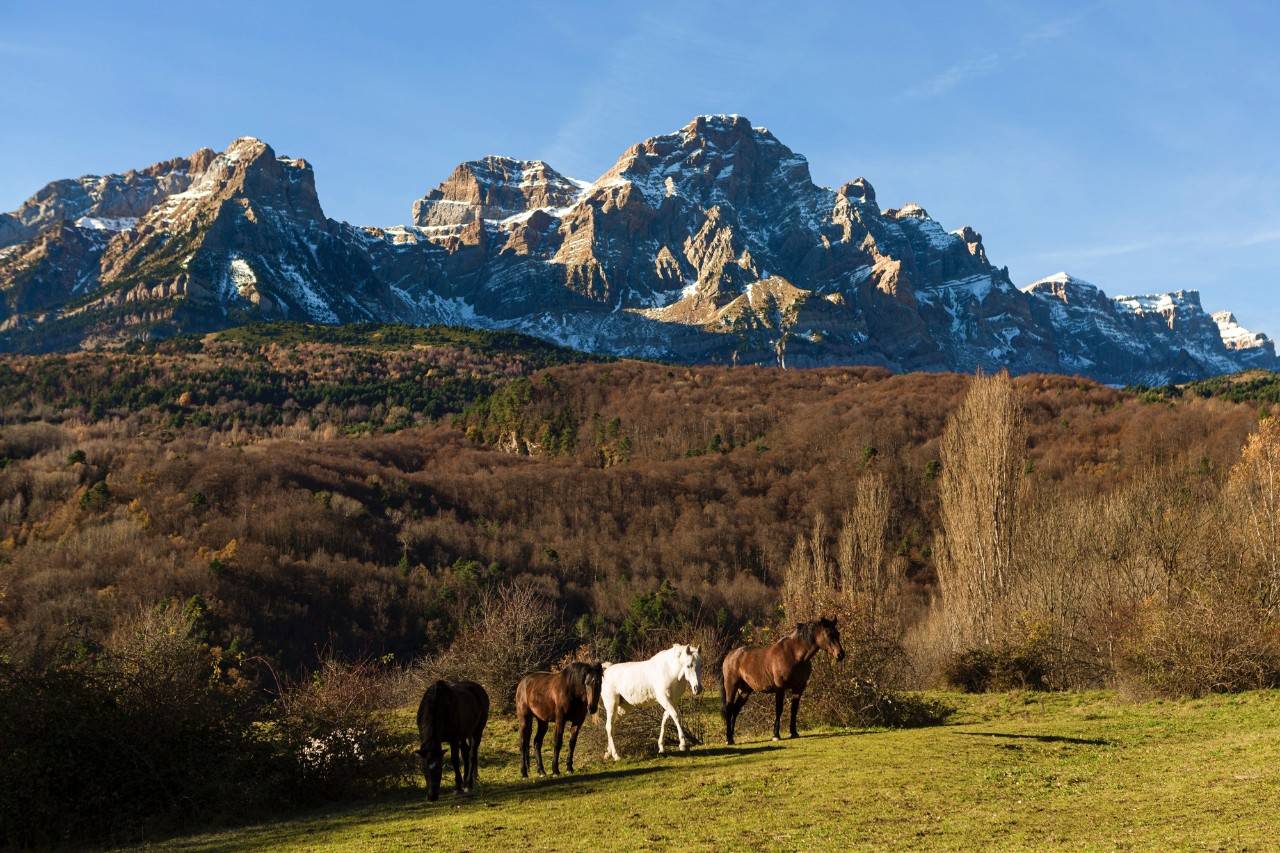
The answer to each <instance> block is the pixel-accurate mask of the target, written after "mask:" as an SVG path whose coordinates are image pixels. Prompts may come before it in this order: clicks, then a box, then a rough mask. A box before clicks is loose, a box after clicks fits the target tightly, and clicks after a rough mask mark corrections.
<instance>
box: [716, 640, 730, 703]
mask: <svg viewBox="0 0 1280 853" xmlns="http://www.w3.org/2000/svg"><path fill="white" fill-rule="evenodd" d="M728 657H729V652H727V651H726V652H723V653H721V655H720V656H719V657H718V658H716V672H717V673H719V675H720V716H722V717H724V718H725V719H726V720H727V719H728V718H729V693H728V685H727V684H726V683H725V682H727V681H728V679H727V678H725V677H724V662H725V660H727V659H728Z"/></svg>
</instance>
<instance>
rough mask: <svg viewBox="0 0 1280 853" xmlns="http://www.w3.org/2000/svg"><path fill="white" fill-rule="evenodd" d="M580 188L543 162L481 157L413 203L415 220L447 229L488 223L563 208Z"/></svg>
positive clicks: (575, 197) (422, 224)
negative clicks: (488, 220)
mask: <svg viewBox="0 0 1280 853" xmlns="http://www.w3.org/2000/svg"><path fill="white" fill-rule="evenodd" d="M581 192H582V186H581V185H579V184H578V183H575V182H573V181H571V180H569V179H568V178H566V177H565V176H564V175H561V174H560V173H559V172H557V171H556V170H555V169H552V168H551V167H550V166H548V165H547V164H546V163H543V162H542V161H541V160H513V159H511V158H510V157H485V158H484V159H483V160H472V161H470V162H468V163H463V164H461V165H460V166H458V168H456V169H454V170H453V174H452V175H450V176H449V177H448V178H447V179H446V180H445V182H444V183H442V184H441V185H440V186H439V187H437V188H436V189H434V190H432V191H431V192H429V193H427V195H426V197H425V198H421V199H419V200H418V201H416V202H414V203H413V222H414V224H415V225H419V226H421V227H423V228H451V227H455V226H460V225H468V224H470V223H473V222H480V221H483V220H486V219H490V220H495V221H501V220H504V219H507V218H509V217H512V216H519V215H520V214H522V213H526V212H528V211H531V210H536V209H538V208H558V207H565V206H566V205H569V204H572V203H573V202H574V201H576V200H577V198H578V196H579V195H580V194H581Z"/></svg>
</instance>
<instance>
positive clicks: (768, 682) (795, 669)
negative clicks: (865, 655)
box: [720, 619, 844, 744]
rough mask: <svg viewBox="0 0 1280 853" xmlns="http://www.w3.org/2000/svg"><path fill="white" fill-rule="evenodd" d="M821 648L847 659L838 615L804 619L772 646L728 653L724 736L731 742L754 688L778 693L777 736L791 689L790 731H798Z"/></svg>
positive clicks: (723, 688)
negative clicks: (804, 696) (802, 699)
mask: <svg viewBox="0 0 1280 853" xmlns="http://www.w3.org/2000/svg"><path fill="white" fill-rule="evenodd" d="M819 649H826V651H827V652H828V653H829V654H830V655H831V656H832V657H834V658H835V659H836V660H838V661H839V660H844V647H843V646H841V645H840V631H839V629H838V628H837V627H836V620H835V619H815V620H814V621H812V622H800V623H798V624H797V625H796V627H795V630H793V631H791V633H789V634H787V635H786V636H785V637H783V638H782V639H780V640H778V641H777V642H776V643H774V644H773V645H771V646H739V647H738V648H736V649H734V650H733V651H731V652H729V654H727V655H725V657H724V662H723V663H722V664H721V666H720V673H721V676H722V680H721V682H720V703H721V707H722V713H723V714H724V736H725V740H726V741H727V742H728V743H730V744H732V743H733V727H734V724H735V723H736V722H737V721H738V714H739V713H740V712H741V711H742V707H743V706H744V705H746V704H747V699H748V698H749V697H750V696H751V694H752V692H753V691H757V690H758V691H760V692H761V693H772V694H774V696H775V697H776V700H775V704H774V714H773V739H774V740H778V739H779V738H780V737H781V734H780V733H779V729H780V728H781V726H782V703H783V701H784V697H785V695H786V692H787V691H788V690H790V691H791V693H792V694H793V695H792V697H791V736H792V737H800V733H799V732H797V731H796V713H797V712H798V711H799V710H800V696H801V694H803V693H804V688H805V686H806V685H807V684H808V683H809V674H810V673H811V672H813V656H814V655H816V654H817V653H818V650H819Z"/></svg>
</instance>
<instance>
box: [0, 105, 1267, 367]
mask: <svg viewBox="0 0 1280 853" xmlns="http://www.w3.org/2000/svg"><path fill="white" fill-rule="evenodd" d="M0 234H7V235H9V236H8V237H7V238H6V239H7V240H8V241H9V242H8V243H7V244H3V245H5V246H7V247H0V294H2V295H3V297H4V305H5V309H4V310H5V311H6V313H5V315H4V318H3V322H4V323H5V325H6V327H7V328H6V330H0V348H7V349H19V348H20V349H41V348H49V347H65V346H75V345H81V344H84V343H86V342H92V343H95V344H98V343H107V344H110V343H113V342H119V341H122V340H126V339H129V338H131V337H137V336H146V335H160V334H172V333H174V332H176V331H181V330H196V329H203V328H213V327H217V326H221V325H227V324H230V323H235V322H240V321H242V320H245V319H250V318H291V319H308V320H313V321H319V322H327V323H335V322H348V321H352V320H364V319H376V320H394V321H402V322H412V323H430V322H448V323H463V324H471V325H478V326H487V327H502V328H514V329H519V330H523V331H527V332H531V333H533V334H538V335H542V336H544V337H550V338H553V339H555V340H558V341H560V342H562V343H566V344H569V345H572V346H577V347H580V348H584V349H590V350H596V351H603V352H610V353H616V354H623V355H641V356H653V357H661V358H669V359H678V360H686V361H719V362H726V363H734V362H736V363H751V362H755V363H785V364H786V365H788V366H792V365H797V366H798V365H821V364H837V363H870V364H882V365H885V366H888V367H890V368H893V369H899V370H911V369H928V370H940V369H959V370H973V369H975V368H984V369H997V368H1001V367H1007V368H1009V369H1011V370H1014V371H1016V372H1026V371H1037V370H1039V371H1066V372H1081V373H1086V374H1089V375H1091V376H1095V377H1097V378H1100V379H1104V380H1105V381H1108V382H1130V381H1142V382H1156V381H1168V380H1169V379H1172V378H1180V377H1183V376H1200V375H1207V374H1209V373H1217V372H1223V371H1227V370H1232V369H1238V368H1239V367H1241V366H1269V365H1271V364H1273V363H1274V361H1275V352H1274V347H1273V346H1271V345H1270V342H1269V341H1265V338H1264V339H1263V340H1264V341H1265V343H1257V342H1256V341H1254V340H1253V339H1252V338H1250V337H1249V336H1248V335H1247V334H1245V335H1243V336H1242V335H1240V334H1237V333H1235V332H1228V331H1226V329H1227V328H1228V325H1229V324H1224V322H1223V321H1218V322H1215V319H1214V318H1211V317H1209V316H1208V315H1207V314H1205V312H1204V311H1203V310H1202V309H1201V308H1200V305H1199V300H1198V296H1196V295H1195V294H1193V293H1190V292H1180V293H1175V294H1168V295H1166V296H1165V297H1160V298H1157V297H1124V298H1119V299H1109V298H1108V297H1106V296H1105V294H1103V293H1102V292H1101V291H1100V290H1098V289H1097V288H1096V287H1094V286H1092V285H1089V284H1087V283H1085V282H1080V281H1078V280H1076V279H1073V278H1071V277H1070V276H1065V274H1064V275H1061V276H1054V277H1050V278H1049V279H1044V280H1042V281H1039V282H1036V283H1034V284H1032V285H1030V286H1028V287H1027V288H1026V289H1025V290H1020V289H1019V288H1017V287H1015V286H1014V285H1013V283H1012V281H1011V280H1010V278H1009V275H1008V271H1007V270H1006V269H1003V268H998V267H996V266H994V265H993V264H992V263H991V261H990V260H989V259H988V256H987V252H986V249H985V248H984V246H983V242H982V236H981V235H980V234H979V233H978V232H977V231H976V230H974V229H973V228H971V227H969V226H964V227H962V228H960V229H958V230H956V231H951V232H949V231H947V230H946V229H944V228H943V227H942V226H941V225H940V224H939V223H938V222H937V221H935V220H934V219H933V218H932V217H931V216H930V215H929V214H928V212H927V211H926V210H925V209H924V208H923V207H921V206H920V205H917V204H913V203H909V204H905V205H902V206H900V207H896V208H890V209H885V210H882V209H881V207H880V205H879V203H878V201H877V198H876V192H875V189H874V188H873V187H872V185H871V184H870V182H869V181H867V180H866V179H865V178H856V179H854V180H852V181H849V182H847V183H845V184H843V185H842V186H840V187H839V188H838V189H836V190H831V189H828V188H826V187H822V186H819V185H817V184H815V183H814V182H813V180H812V178H811V176H810V173H809V167H808V163H807V161H806V160H805V158H804V157H803V156H801V155H799V154H796V153H795V152H793V151H791V150H790V149H789V148H787V147H786V146H785V145H784V144H782V142H780V141H779V140H778V139H777V138H776V137H774V135H773V134H772V133H770V132H769V131H768V130H767V129H765V128H761V127H753V126H752V125H751V123H750V122H749V121H747V120H746V119H745V118H742V117H740V116H699V117H697V118H695V119H694V120H693V121H691V122H689V124H687V125H685V126H684V127H683V128H681V129H680V130H678V131H675V132H674V133H669V134H663V135H660V136H655V137H652V138H650V139H647V140H645V141H644V142H641V143H639V144H637V145H634V146H632V147H631V148H629V149H627V151H625V152H623V154H622V156H620V157H619V158H618V160H617V161H616V162H615V163H614V165H613V166H612V167H611V168H609V169H608V170H606V171H605V173H604V174H603V175H601V176H600V177H599V178H597V179H596V180H595V181H592V182H584V181H578V180H575V179H572V178H569V177H566V176H565V175H562V174H561V173H559V172H557V171H556V170H555V169H553V168H552V167H551V166H549V165H548V164H546V163H544V162H541V161H537V160H515V159H511V158H507V157H486V158H483V159H481V160H475V161H469V162H466V163H463V164H461V165H459V166H458V167H457V168H456V169H454V170H453V172H452V173H451V174H450V175H449V177H448V178H447V179H446V180H445V181H444V182H443V183H441V184H440V185H439V186H438V187H437V188H435V189H433V190H432V191H430V192H429V193H427V194H426V196H425V197H423V198H421V199H419V200H418V201H417V202H415V204H414V206H413V216H412V224H410V225H404V226H397V227H393V228H376V227H367V228H356V227H352V226H350V225H347V224H346V223H341V222H336V221H334V220H330V219H328V218H327V217H326V216H325V215H324V212H323V210H322V209H321V206H320V202H319V200H318V198H317V197H316V192H315V182H314V176H313V174H312V171H311V167H310V166H309V165H308V164H307V163H306V161H304V160H296V159H291V158H288V157H281V156H278V155H276V153H275V152H274V151H272V149H271V148H270V147H269V146H268V145H266V144H265V143H263V142H261V141H260V140H256V139H252V138H243V139H238V140H236V141H235V142H233V143H232V144H231V145H230V146H229V147H228V148H227V149H226V150H225V151H223V152H220V153H215V152H212V151H207V150H203V151H201V152H197V154H195V155H193V156H191V157H188V158H180V159H178V160H173V161H169V162H168V163H163V164H158V165H156V166H153V167H151V168H150V169H147V170H143V171H142V172H130V173H128V174H127V175H123V176H107V177H105V178H92V179H91V178H82V179H79V181H71V182H67V181H62V182H57V183H55V184H51V185H49V187H46V188H45V189H44V190H42V191H41V193H39V194H37V196H36V197H33V199H32V200H30V201H29V202H27V203H26V204H25V205H24V206H23V207H22V208H21V209H20V210H19V211H16V212H15V213H13V214H7V215H6V216H5V218H3V219H0Z"/></svg>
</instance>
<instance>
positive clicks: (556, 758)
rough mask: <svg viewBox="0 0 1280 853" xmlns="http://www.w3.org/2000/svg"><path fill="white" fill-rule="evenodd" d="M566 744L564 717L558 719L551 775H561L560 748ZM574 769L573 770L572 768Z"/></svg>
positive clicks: (553, 743)
mask: <svg viewBox="0 0 1280 853" xmlns="http://www.w3.org/2000/svg"><path fill="white" fill-rule="evenodd" d="M563 743H564V717H557V718H556V733H555V737H554V738H553V739H552V742H551V746H552V749H553V752H552V757H551V775H552V776H559V775H560V746H561V744H563ZM570 769H572V768H570Z"/></svg>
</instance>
